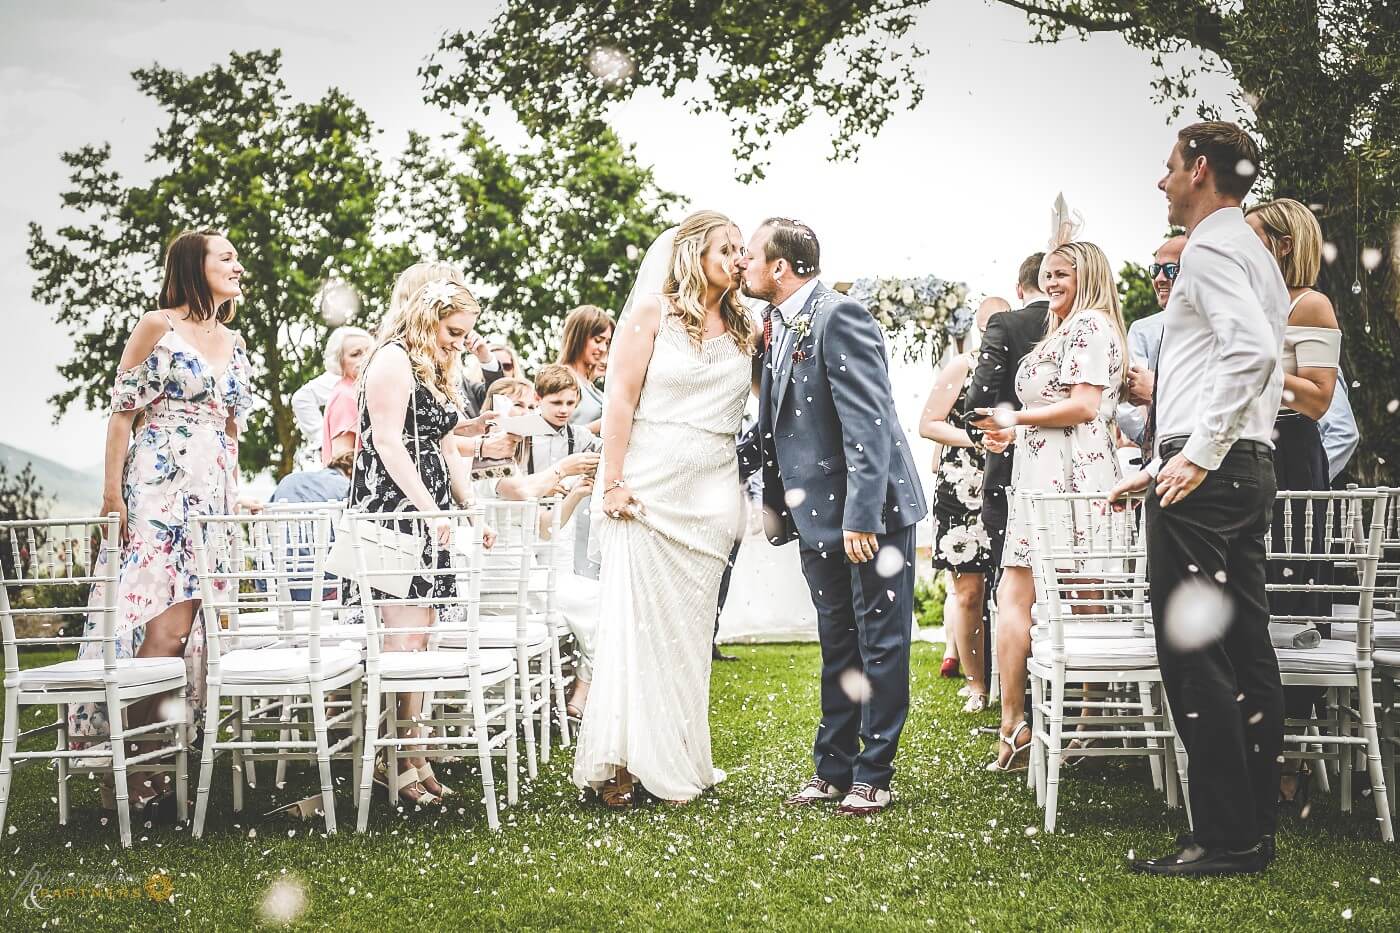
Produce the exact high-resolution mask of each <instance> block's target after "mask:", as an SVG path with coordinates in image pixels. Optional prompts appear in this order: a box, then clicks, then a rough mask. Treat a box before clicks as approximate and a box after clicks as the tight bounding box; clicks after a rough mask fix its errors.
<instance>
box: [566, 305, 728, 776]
mask: <svg viewBox="0 0 1400 933" xmlns="http://www.w3.org/2000/svg"><path fill="white" fill-rule="evenodd" d="M750 364H751V357H750V356H749V355H748V353H746V352H744V351H743V350H741V349H740V348H739V347H738V346H737V345H736V344H735V342H734V340H733V339H732V338H731V337H730V336H729V335H727V334H723V335H720V336H718V337H712V338H710V339H708V340H705V341H703V343H702V344H700V345H699V346H697V345H696V344H695V342H694V340H692V339H691V337H690V335H689V334H688V333H687V332H686V330H685V327H684V326H683V325H682V324H681V323H680V321H679V320H678V319H677V318H675V317H674V316H672V315H671V314H670V305H669V304H668V303H667V302H666V300H665V299H664V298H663V299H662V318H661V323H660V325H659V327H658V331H657V335H656V343H655V348H654V350H653V352H652V357H651V362H650V363H649V365H648V368H647V373H646V376H645V379H644V381H643V383H642V389H641V394H640V397H639V398H638V401H637V407H636V414H635V417H634V421H633V426H632V436H631V440H630V442H629V444H628V447H627V454H626V460H625V462H624V466H623V476H624V478H625V480H626V482H627V486H628V488H629V489H630V490H631V492H632V494H633V495H634V496H635V497H636V498H637V500H638V501H640V502H641V503H642V506H643V507H644V511H643V512H642V513H641V514H640V515H639V516H638V517H637V518H634V519H630V520H623V519H613V518H609V517H607V515H606V514H605V512H604V510H603V508H602V505H601V503H600V502H596V501H595V502H594V505H593V522H594V525H595V529H596V530H595V535H596V538H597V543H598V545H599V550H600V552H601V558H602V574H601V577H600V581H599V585H600V604H599V619H600V624H599V629H598V635H597V644H596V647H595V649H594V662H593V686H592V690H591V691H590V693H589V696H588V705H587V707H586V708H585V710H584V714H583V725H582V727H581V728H580V731H579V737H578V750H577V753H576V755H575V759H574V783H575V784H577V785H578V786H579V787H588V786H592V787H594V788H595V789H596V788H598V787H600V786H601V785H602V784H603V783H604V782H606V781H607V780H608V779H610V778H612V777H613V776H614V774H615V773H616V771H617V769H618V768H621V767H625V768H627V769H628V770H629V771H630V772H631V773H632V775H633V777H635V778H636V779H637V780H638V781H639V782H640V783H641V784H642V785H643V786H644V787H645V788H646V789H647V790H648V791H650V792H651V793H653V794H655V795H656V796H658V797H661V798H663V799H666V800H678V801H679V800H690V799H692V798H694V797H695V796H697V795H698V794H699V793H701V792H702V791H703V790H705V789H706V788H707V787H710V786H711V785H713V784H714V783H716V780H717V777H719V776H722V775H717V774H716V772H715V770H714V767H713V763H712V759H711V756H710V723H709V705H710V702H709V701H710V638H711V635H712V633H713V631H714V624H715V606H716V603H717V601H718V598H719V584H720V577H721V576H722V575H723V573H724V567H725V562H726V560H727V559H728V557H729V551H730V548H731V547H732V546H733V544H734V541H735V536H736V535H737V534H739V533H740V529H739V527H738V525H739V500H738V496H737V495H736V490H737V489H738V483H739V478H738V463H737V459H736V456H735V449H734V434H735V431H736V430H737V429H738V427H739V422H740V419H741V418H742V416H743V413H744V402H745V399H746V397H747V396H748V394H749V379H750V371H751V370H750ZM605 404H606V403H605ZM603 469H604V465H600V466H599V472H598V475H599V476H602V475H604V474H603ZM595 495H600V493H595Z"/></svg>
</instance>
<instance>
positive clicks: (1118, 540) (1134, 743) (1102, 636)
mask: <svg viewBox="0 0 1400 933" xmlns="http://www.w3.org/2000/svg"><path fill="white" fill-rule="evenodd" d="M1018 507H1020V508H1025V509H1028V514H1029V515H1030V516H1031V518H1032V533H1033V538H1032V542H1033V544H1032V553H1031V570H1032V575H1033V577H1034V578H1035V588H1036V604H1037V608H1038V618H1039V619H1040V620H1042V621H1040V622H1039V623H1038V624H1037V625H1035V626H1034V627H1033V628H1032V633H1031V657H1030V660H1029V662H1028V665H1027V669H1028V672H1029V674H1030V682H1031V694H1032V704H1031V709H1032V745H1031V750H1032V754H1031V774H1030V775H1029V778H1028V779H1029V780H1030V781H1031V782H1032V783H1033V784H1034V786H1035V788H1036V797H1037V802H1039V803H1041V804H1042V805H1043V806H1044V808H1045V831H1046V832H1054V831H1055V824H1056V819H1057V815H1058V809H1059V785H1060V778H1061V774H1062V768H1063V760H1064V758H1065V756H1066V754H1067V753H1068V754H1072V755H1074V756H1076V757H1083V758H1098V757H1105V756H1114V757H1119V756H1125V755H1126V756H1139V757H1147V758H1148V759H1149V762H1150V763H1152V764H1153V765H1154V767H1153V768H1152V773H1153V778H1154V783H1159V786H1160V785H1162V784H1164V785H1165V791H1166V794H1167V802H1168V805H1170V806H1175V805H1176V801H1177V792H1178V787H1177V784H1176V780H1175V774H1174V765H1175V764H1176V758H1177V756H1178V749H1177V747H1176V743H1175V733H1174V731H1173V729H1172V727H1171V723H1170V720H1169V716H1168V713H1167V710H1166V702H1165V698H1164V697H1162V696H1161V688H1160V684H1161V673H1160V671H1159V670H1158V669H1157V649H1156V642H1155V639H1154V637H1153V635H1152V631H1151V628H1150V627H1149V622H1150V620H1151V609H1150V604H1149V602H1148V590H1147V555H1146V549H1145V539H1144V536H1143V535H1142V534H1141V528H1140V521H1139V513H1140V511H1141V510H1140V509H1137V508H1127V509H1124V510H1122V511H1114V510H1113V509H1112V508H1111V506H1110V505H1109V503H1108V501H1107V498H1106V496H1104V495H1092V494H1083V493H1040V492H1035V491H1027V492H1024V493H1022V494H1021V498H1020V500H1019V506H1018ZM1076 694H1077V695H1076ZM1069 709H1074V710H1075V714H1074V715H1070V714H1069V713H1068V712H1067V710H1069ZM1076 740H1077V741H1078V743H1079V744H1080V746H1081V747H1078V748H1073V747H1071V745H1070V743H1071V742H1073V741H1076Z"/></svg>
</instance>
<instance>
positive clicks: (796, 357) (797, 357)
mask: <svg viewBox="0 0 1400 933" xmlns="http://www.w3.org/2000/svg"><path fill="white" fill-rule="evenodd" d="M807 359H808V356H807V351H806V350H802V349H797V350H793V351H792V361H793V362H794V363H805V362H807Z"/></svg>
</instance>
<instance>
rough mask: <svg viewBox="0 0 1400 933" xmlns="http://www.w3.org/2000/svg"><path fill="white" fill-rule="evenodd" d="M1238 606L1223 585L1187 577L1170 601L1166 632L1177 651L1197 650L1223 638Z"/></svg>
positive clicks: (1167, 637)
mask: <svg viewBox="0 0 1400 933" xmlns="http://www.w3.org/2000/svg"><path fill="white" fill-rule="evenodd" d="M1233 615H1234V609H1233V607H1232V606H1231V605H1230V600H1229V597H1227V596H1226V595H1225V593H1224V591H1223V590H1221V589H1220V587H1218V586H1215V585H1213V584H1211V583H1207V582H1205V581H1202V580H1200V579H1190V580H1186V581H1185V582H1184V583H1182V584H1181V585H1180V586H1178V587H1177V588H1176V591H1175V592H1174V593H1172V595H1171V597H1170V598H1169V599H1168V600H1167V617H1166V620H1165V623H1164V625H1165V629H1164V631H1163V634H1164V635H1165V636H1166V639H1167V641H1168V643H1170V644H1171V646H1172V647H1173V648H1175V649H1176V650H1177V651H1195V650H1197V649H1199V648H1204V647H1205V646H1206V645H1208V644H1210V643H1211V642H1213V641H1216V640H1218V639H1219V638H1220V636H1221V635H1223V634H1225V629H1226V627H1227V626H1229V624H1230V619H1231V617H1232V616H1233Z"/></svg>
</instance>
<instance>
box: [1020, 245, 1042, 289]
mask: <svg viewBox="0 0 1400 933" xmlns="http://www.w3.org/2000/svg"><path fill="white" fill-rule="evenodd" d="M1044 261H1045V254H1044V253H1031V254H1030V255H1029V256H1027V257H1026V259H1025V261H1024V262H1022V263H1021V269H1020V271H1019V272H1017V273H1016V284H1017V285H1019V286H1021V291H1023V292H1043V291H1045V289H1043V288H1041V287H1040V264H1041V263H1042V262H1044Z"/></svg>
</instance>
